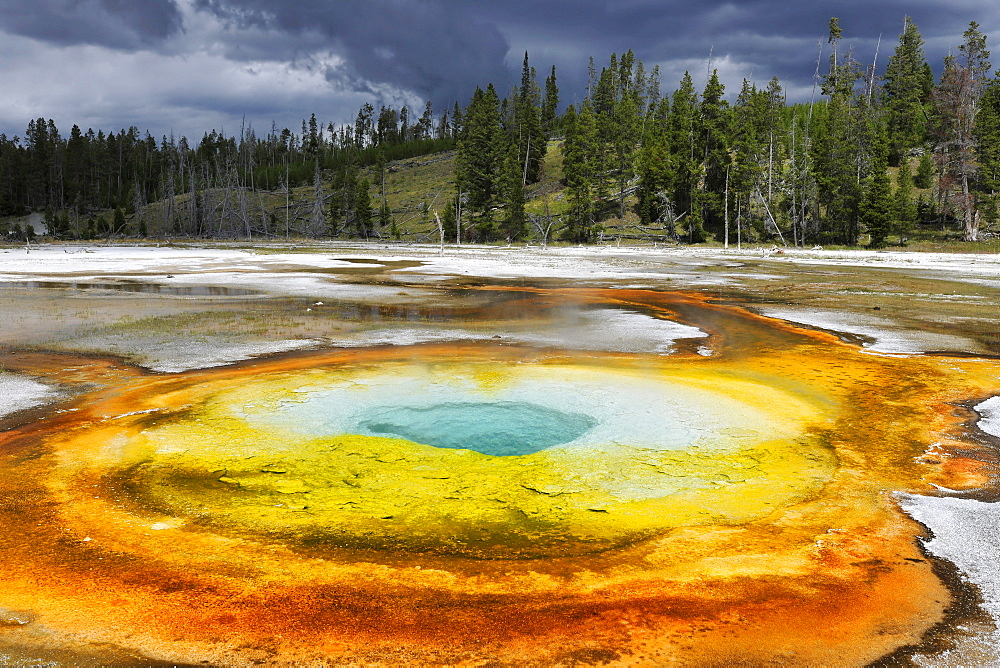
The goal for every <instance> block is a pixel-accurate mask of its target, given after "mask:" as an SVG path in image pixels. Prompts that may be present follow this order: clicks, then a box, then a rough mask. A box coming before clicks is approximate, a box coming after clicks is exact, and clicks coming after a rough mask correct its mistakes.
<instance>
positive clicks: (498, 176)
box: [457, 84, 510, 240]
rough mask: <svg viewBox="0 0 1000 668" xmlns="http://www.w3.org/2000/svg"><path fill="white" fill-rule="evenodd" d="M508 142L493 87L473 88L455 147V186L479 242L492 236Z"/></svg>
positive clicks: (506, 172) (505, 173) (502, 183)
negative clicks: (464, 199) (472, 219)
mask: <svg viewBox="0 0 1000 668" xmlns="http://www.w3.org/2000/svg"><path fill="white" fill-rule="evenodd" d="M509 146H510V144H509V139H508V136H507V134H506V133H505V132H504V130H503V128H502V127H501V125H500V100H499V98H498V97H497V94H496V89H495V88H494V87H493V84H490V85H489V86H487V88H486V90H485V91H483V90H482V89H481V88H476V91H475V93H474V94H473V96H472V101H471V102H470V103H469V107H468V108H467V109H466V112H465V116H464V120H463V129H462V138H461V139H460V140H459V145H458V156H457V162H458V174H457V182H458V186H459V188H460V189H461V191H462V192H463V193H466V194H467V198H468V210H469V212H470V213H471V214H472V215H473V216H474V217H476V221H475V232H476V234H477V236H478V237H479V238H480V239H484V240H486V239H492V238H494V236H495V234H496V229H495V221H494V219H493V210H494V209H495V208H496V207H498V206H499V205H500V204H501V197H502V196H503V193H504V179H505V178H507V174H508V173H509V171H508V168H507V160H508V151H509V150H510V149H509Z"/></svg>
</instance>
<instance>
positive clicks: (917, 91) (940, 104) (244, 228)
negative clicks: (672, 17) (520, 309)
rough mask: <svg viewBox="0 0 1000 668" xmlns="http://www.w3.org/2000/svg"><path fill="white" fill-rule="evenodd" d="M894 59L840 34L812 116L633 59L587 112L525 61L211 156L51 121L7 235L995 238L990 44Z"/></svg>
mask: <svg viewBox="0 0 1000 668" xmlns="http://www.w3.org/2000/svg"><path fill="white" fill-rule="evenodd" d="M885 50H886V51H890V53H889V55H888V57H887V58H882V59H879V58H878V57H876V58H875V59H874V60H873V61H872V62H861V61H860V60H859V59H858V57H857V55H856V54H855V53H853V52H852V50H851V49H849V48H847V47H845V46H844V40H843V35H842V31H841V27H840V25H839V22H838V20H837V19H831V20H830V23H829V31H828V35H827V36H826V38H825V39H824V40H822V43H821V48H820V50H819V54H818V56H817V57H816V58H815V61H814V62H811V63H810V62H808V57H805V56H804V62H805V63H806V66H808V67H809V68H810V69H812V67H813V66H815V70H816V75H815V77H814V88H813V91H812V93H811V95H810V97H809V99H808V100H804V101H797V102H795V103H789V102H788V101H787V99H786V94H785V91H784V90H783V86H782V82H781V81H779V80H778V79H777V78H772V79H771V80H770V81H769V83H767V85H766V86H758V85H755V84H753V83H751V82H749V81H747V80H744V81H743V85H742V87H741V88H740V90H738V91H726V89H725V87H724V85H723V84H722V82H721V81H720V78H719V76H718V72H717V71H715V70H712V69H711V63H709V64H708V68H709V70H708V72H709V74H708V76H707V83H706V85H705V86H704V88H703V89H702V90H698V88H697V87H696V85H695V83H694V81H695V79H696V78H697V77H695V76H693V75H692V74H690V73H686V74H685V75H684V76H683V78H682V79H681V80H680V81H679V82H678V83H677V84H676V87H675V88H673V90H672V91H671V90H669V89H668V88H667V82H664V81H662V80H661V75H660V72H659V69H658V68H657V67H652V68H647V67H645V66H644V64H643V62H642V60H640V59H639V58H638V57H637V56H636V55H635V54H634V53H633V52H632V51H630V50H629V51H626V52H624V53H620V54H612V55H611V56H610V58H609V59H608V60H607V61H606V62H605V63H604V64H603V65H601V64H599V63H596V62H595V61H594V60H593V59H591V60H590V62H589V65H588V64H584V63H581V65H582V66H587V67H589V70H588V72H589V76H588V84H587V88H586V90H585V91H572V93H571V94H570V93H566V92H563V93H562V94H561V92H560V90H559V87H558V83H557V77H556V69H555V67H551V68H545V69H543V70H542V72H541V74H540V73H539V72H538V71H537V70H536V68H535V67H534V66H533V65H532V64H531V63H530V62H529V59H528V54H525V56H524V63H523V69H522V74H521V78H520V83H519V85H517V86H514V87H513V88H512V90H510V91H501V90H498V88H497V87H496V86H495V85H494V84H488V85H486V86H485V88H477V89H476V90H475V91H473V92H471V94H470V97H469V99H468V100H467V101H461V102H455V103H454V104H453V106H451V108H448V109H444V110H437V109H434V108H433V107H432V105H431V103H430V102H428V103H427V104H426V105H425V106H424V108H423V109H410V108H408V107H406V106H403V107H402V108H399V109H396V108H392V107H388V106H380V107H379V108H376V106H375V105H373V104H365V105H364V106H363V107H362V108H361V109H360V110H359V111H358V113H357V116H356V118H355V120H354V122H353V123H333V122H324V121H322V120H321V116H322V114H320V116H319V117H318V116H317V114H316V113H313V114H311V115H310V116H309V118H308V119H307V120H303V122H302V125H301V128H292V129H290V128H278V127H274V126H272V127H271V128H269V129H268V130H267V131H266V132H261V131H260V129H259V128H254V127H251V126H249V125H244V127H242V128H240V130H239V133H238V134H229V135H227V134H224V133H220V132H217V131H216V130H210V131H206V132H205V133H204V135H203V136H202V137H200V138H193V137H184V136H181V137H175V136H162V137H154V136H152V135H151V134H149V133H148V132H143V131H140V130H139V129H138V128H137V127H134V126H133V127H129V128H127V129H121V130H117V131H105V130H102V129H96V130H95V129H90V128H88V129H86V130H84V129H82V128H80V127H78V126H76V125H73V126H72V127H71V128H70V129H69V130H68V132H67V131H66V130H65V129H64V128H62V129H61V128H58V127H56V124H55V122H54V121H53V120H46V119H45V118H38V119H33V120H30V121H29V122H28V123H27V128H26V130H25V132H24V134H23V136H18V137H7V136H5V135H0V216H3V218H2V219H0V226H2V227H0V233H3V234H5V235H6V236H7V237H8V238H10V237H16V238H20V237H25V236H28V237H30V236H31V235H32V234H33V230H32V229H31V228H30V227H28V226H24V227H22V226H21V225H19V224H18V223H17V220H18V217H24V216H26V215H28V214H29V213H32V212H34V213H36V214H43V215H44V224H45V229H46V231H47V233H48V235H50V236H52V237H54V238H61V239H86V238H90V239H93V238H105V237H108V238H110V237H147V236H148V237H156V238H163V237H188V238H220V239H225V238H242V239H245V238H254V239H267V238H278V237H280V238H288V237H290V236H291V237H315V238H330V237H336V238H367V239H371V238H381V239H393V238H396V239H399V238H404V239H405V238H409V239H411V240H413V239H415V240H421V239H423V240H431V241H434V242H437V241H438V238H439V237H440V238H441V239H442V240H447V241H449V242H493V241H507V242H524V241H536V242H537V241H541V242H542V243H545V242H547V241H549V240H553V241H556V240H563V241H567V242H573V243H589V242H597V241H602V240H607V238H608V236H609V235H615V234H616V235H619V236H621V235H624V234H626V233H627V235H628V236H629V238H632V239H651V240H654V241H655V240H662V241H671V242H673V243H701V242H706V241H715V242H725V243H738V242H750V241H753V242H766V243H775V244H784V245H798V246H813V245H817V244H837V245H846V246H855V245H860V244H864V245H869V246H871V247H876V248H878V247H883V246H886V245H890V244H900V245H902V244H904V243H905V240H906V238H907V235H908V234H909V233H910V232H911V231H912V230H913V229H914V228H915V227H916V226H920V225H925V226H930V225H934V226H937V227H938V228H940V229H948V230H952V231H953V232H954V236H955V237H956V238H961V239H962V240H965V241H977V240H982V239H985V238H990V237H991V236H992V235H994V234H995V233H996V231H997V229H998V228H997V217H998V200H997V190H998V185H1000V80H997V79H995V78H994V76H995V75H994V73H993V70H992V69H991V65H990V52H989V50H988V49H987V38H986V36H985V35H984V34H982V33H981V32H980V30H979V26H978V25H977V24H976V23H975V22H972V23H970V24H969V26H968V29H967V30H966V31H965V32H964V34H963V35H961V36H957V37H956V48H955V49H954V51H953V55H951V56H949V57H948V58H946V59H945V61H944V63H943V64H942V65H941V66H940V67H939V68H937V69H938V70H939V73H938V74H935V69H934V68H932V67H931V65H930V64H929V63H928V61H927V59H926V57H925V54H924V48H923V40H922V38H921V35H920V32H919V30H918V27H917V26H916V25H915V24H914V23H913V22H912V21H910V20H907V21H906V22H905V29H904V30H903V32H902V34H900V35H899V37H898V41H897V43H896V44H895V46H894V48H892V49H885ZM883 61H884V62H883ZM543 75H544V76H543ZM561 95H562V99H561ZM568 99H573V100H579V101H577V102H574V103H573V104H569V105H566V104H565V103H564V100H568ZM463 103H464V104H463ZM431 155H441V156H445V157H446V158H447V159H448V160H450V161H452V164H453V165H454V167H453V169H452V171H451V172H450V177H449V178H447V179H445V180H443V181H442V182H441V183H439V184H435V185H433V186H432V188H431V190H430V191H428V192H426V193H425V195H424V196H423V197H422V198H421V200H422V201H421V202H420V204H419V205H418V206H416V207H415V209H414V210H413V211H403V210H401V209H400V208H399V207H394V206H393V205H392V204H391V203H390V201H389V199H388V198H387V196H386V187H385V184H386V174H387V173H388V172H392V171H393V170H394V169H396V167H395V166H394V165H395V164H396V163H398V161H402V160H408V159H413V158H417V157H421V156H431ZM543 183H544V184H545V187H541V185H540V184H543ZM404 219H405V220H410V221H413V220H418V219H419V221H420V222H419V224H410V225H409V226H408V227H405V228H404V226H403V225H402V223H403V221H404ZM612 230H614V232H613V233H612V232H611V231H612Z"/></svg>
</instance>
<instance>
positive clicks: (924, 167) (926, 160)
mask: <svg viewBox="0 0 1000 668" xmlns="http://www.w3.org/2000/svg"><path fill="white" fill-rule="evenodd" d="M933 183H934V160H933V158H931V154H930V153H924V154H922V155H921V156H920V162H919V163H917V175H916V176H915V177H914V178H913V185H915V186H916V187H917V188H921V189H927V188H930V187H931V185H933Z"/></svg>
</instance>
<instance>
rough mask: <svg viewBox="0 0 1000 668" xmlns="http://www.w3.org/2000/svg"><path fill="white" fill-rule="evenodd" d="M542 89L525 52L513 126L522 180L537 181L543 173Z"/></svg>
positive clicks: (544, 140)
mask: <svg viewBox="0 0 1000 668" xmlns="http://www.w3.org/2000/svg"><path fill="white" fill-rule="evenodd" d="M539 113H540V110H539V91H538V84H537V83H536V81H535V71H534V69H533V68H532V67H531V66H530V65H529V64H528V52H527V51H525V52H524V64H523V66H522V69H521V86H520V88H518V90H517V98H516V99H515V101H514V127H513V128H512V132H511V134H512V135H513V137H512V139H513V140H514V142H515V143H516V145H517V155H518V164H522V165H523V170H522V171H523V173H522V176H521V183H522V185H523V184H526V183H535V182H537V181H538V179H539V177H540V175H541V168H542V161H543V159H544V158H545V149H546V137H545V133H544V132H543V130H542V123H541V119H540V117H539Z"/></svg>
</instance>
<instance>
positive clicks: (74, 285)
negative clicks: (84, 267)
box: [0, 281, 262, 297]
mask: <svg viewBox="0 0 1000 668" xmlns="http://www.w3.org/2000/svg"><path fill="white" fill-rule="evenodd" d="M2 289H14V290H37V289H51V290H76V291H83V290H106V291H110V292H127V293H141V294H152V295H172V296H178V297H249V296H254V295H260V294H262V293H261V292H259V291H257V290H245V289H242V288H230V287H221V286H213V285H163V284H161V283H129V282H122V283H78V282H67V281H8V282H0V290H2Z"/></svg>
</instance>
